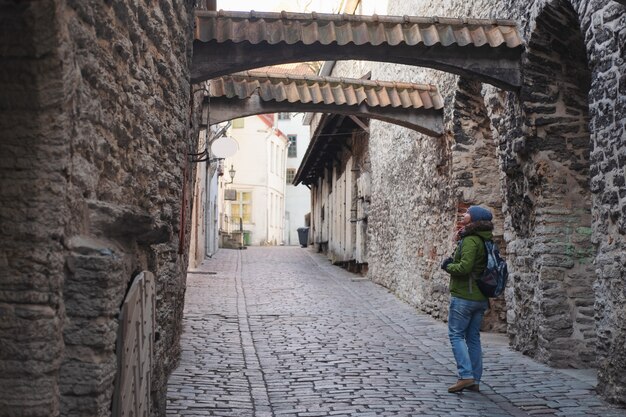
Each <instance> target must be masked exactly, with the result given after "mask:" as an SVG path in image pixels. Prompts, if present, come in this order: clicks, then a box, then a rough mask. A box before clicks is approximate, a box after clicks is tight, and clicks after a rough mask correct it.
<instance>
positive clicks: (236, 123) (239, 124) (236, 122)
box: [233, 118, 244, 129]
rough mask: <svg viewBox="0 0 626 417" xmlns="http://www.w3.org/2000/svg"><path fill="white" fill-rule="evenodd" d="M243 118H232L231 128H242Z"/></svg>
mask: <svg viewBox="0 0 626 417" xmlns="http://www.w3.org/2000/svg"><path fill="white" fill-rule="evenodd" d="M243 125H244V119H242V118H240V119H234V120H233V129H243Z"/></svg>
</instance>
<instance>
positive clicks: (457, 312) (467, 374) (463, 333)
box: [448, 297, 489, 384]
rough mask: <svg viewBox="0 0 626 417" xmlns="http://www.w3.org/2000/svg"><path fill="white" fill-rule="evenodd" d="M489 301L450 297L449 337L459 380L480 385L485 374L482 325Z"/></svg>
mask: <svg viewBox="0 0 626 417" xmlns="http://www.w3.org/2000/svg"><path fill="white" fill-rule="evenodd" d="M488 308H489V301H472V300H464V299H463V298H457V297H450V310H449V312H448V337H449V338H450V344H451V345H452V353H453V354H454V359H455V360H456V367H457V370H458V372H459V379H471V378H473V379H474V381H476V383H477V384H478V383H479V382H480V377H481V376H482V374H483V352H482V348H481V347H480V324H481V323H482V321H483V316H484V314H485V311H487V309H488Z"/></svg>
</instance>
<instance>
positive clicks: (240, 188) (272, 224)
mask: <svg viewBox="0 0 626 417" xmlns="http://www.w3.org/2000/svg"><path fill="white" fill-rule="evenodd" d="M229 134H230V136H232V137H233V138H234V139H235V140H236V141H237V142H238V143H239V151H238V152H237V153H236V154H235V155H234V156H232V157H230V158H227V159H226V160H225V161H224V170H225V171H226V172H228V171H229V170H230V169H231V167H232V168H234V170H235V172H236V174H235V177H234V182H233V183H232V184H228V181H226V183H225V187H226V189H231V190H235V192H234V193H233V192H231V194H233V196H232V197H234V198H235V199H234V200H223V209H222V210H220V212H222V213H224V219H225V220H224V221H225V223H226V224H225V225H223V226H222V228H228V229H229V231H233V230H239V228H240V227H241V228H242V229H243V243H244V244H245V245H282V244H284V243H285V242H284V240H285V239H284V233H285V228H284V221H285V191H286V190H285V189H286V186H285V181H286V178H285V177H286V169H285V166H286V159H287V146H288V144H289V140H288V138H287V136H286V135H284V134H282V132H280V130H278V129H276V126H275V115H273V114H270V115H257V116H250V117H245V118H241V119H236V120H233V123H232V126H231V129H230V132H229ZM225 176H228V175H227V174H226V175H225ZM226 194H228V193H226Z"/></svg>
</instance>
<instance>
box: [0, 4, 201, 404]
mask: <svg viewBox="0 0 626 417" xmlns="http://www.w3.org/2000/svg"><path fill="white" fill-rule="evenodd" d="M191 3H192V2H190V1H187V2H184V3H182V4H181V3H180V2H171V1H165V0H164V1H159V2H153V1H149V0H146V1H133V2H130V1H117V2H98V3H93V2H83V1H73V0H67V1H62V0H57V1H52V0H50V1H41V2H26V3H24V2H22V3H16V2H12V1H7V2H2V5H1V7H2V10H3V12H2V24H1V25H0V26H1V27H2V29H1V30H2V31H3V36H2V48H1V50H2V62H3V65H2V69H1V70H0V83H2V91H3V92H2V98H1V101H0V106H2V116H0V117H1V118H0V120H1V122H0V126H2V132H3V134H2V136H3V140H2V145H1V146H2V152H1V155H2V165H1V166H0V175H1V177H0V178H2V185H3V186H2V188H1V190H2V191H1V193H0V198H1V199H2V205H1V206H2V209H1V211H0V212H1V216H2V224H3V228H4V227H5V226H4V225H6V229H5V230H6V233H5V237H4V239H2V242H1V243H0V245H2V251H1V253H2V255H1V258H0V263H1V264H2V275H3V279H2V281H1V283H0V285H1V287H0V290H1V291H0V297H1V299H0V311H2V316H3V317H2V323H3V326H2V329H1V330H0V331H1V332H2V340H3V346H2V348H0V354H1V356H0V369H2V373H1V374H0V388H1V389H0V392H1V393H2V397H1V398H0V415H7V416H8V415H11V416H21V415H29V416H37V415H41V416H55V415H63V416H74V415H91V416H108V415H109V414H110V407H111V399H112V394H113V389H114V387H113V384H114V379H115V373H116V357H115V341H116V338H117V328H118V319H117V315H118V313H119V309H120V305H121V303H122V301H123V299H124V296H125V294H126V291H127V289H128V287H129V284H130V282H131V280H132V278H133V277H134V276H135V275H136V274H137V273H139V272H140V271H141V270H149V271H151V272H153V273H154V274H155V276H156V278H157V293H158V295H157V298H158V299H157V329H156V332H157V333H156V342H155V358H154V367H153V370H152V375H153V377H152V389H153V399H154V403H153V413H155V414H159V413H160V414H161V415H163V414H164V410H165V385H166V382H167V381H166V380H167V374H168V373H169V371H170V370H171V369H172V368H173V367H174V366H175V362H176V361H177V358H178V355H179V352H178V350H179V346H178V340H179V333H180V331H181V329H180V326H181V314H182V306H183V297H184V289H185V285H184V276H185V275H184V273H185V269H186V266H187V259H186V255H185V254H184V253H185V250H186V247H187V246H188V236H189V233H188V231H189V230H188V229H189V222H183V220H184V218H185V216H187V218H188V216H189V211H190V201H191V189H190V183H191V180H190V179H191V178H192V177H193V174H194V173H193V166H190V165H189V164H187V163H186V154H187V152H189V150H191V149H194V148H193V146H192V144H191V142H192V138H194V137H197V135H194V127H193V123H194V120H192V118H191V112H190V88H191V86H190V84H189V81H188V80H189V62H190V56H191V29H192V23H191V10H192V5H191ZM181 209H182V210H181ZM181 211H182V212H181ZM181 225H182V226H184V227H183V228H182V231H181ZM181 239H183V240H182V242H181ZM5 277H6V279H5Z"/></svg>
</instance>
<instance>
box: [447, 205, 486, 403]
mask: <svg viewBox="0 0 626 417" xmlns="http://www.w3.org/2000/svg"><path fill="white" fill-rule="evenodd" d="M492 218H493V216H492V215H491V212H490V211H489V210H487V209H486V208H483V207H480V206H471V207H470V208H468V209H467V212H466V213H465V214H464V215H463V220H462V223H463V226H464V227H463V228H462V229H461V230H460V231H459V238H460V241H459V244H458V246H457V248H456V251H455V252H454V257H452V258H448V259H446V260H444V261H443V263H442V264H441V268H442V269H443V270H444V271H446V272H448V273H449V274H450V308H449V313H448V336H449V338H450V344H451V345H452V353H453V354H454V359H455V360H456V366H457V370H458V374H459V375H458V378H459V379H458V381H457V382H456V384H454V385H452V386H451V387H449V388H448V392H459V391H462V390H464V389H470V390H472V391H480V385H479V384H480V378H481V376H482V373H483V361H482V348H481V346H480V325H481V323H482V321H483V316H484V314H485V311H486V310H487V309H488V308H489V301H488V299H487V297H485V296H484V295H483V294H482V293H481V292H480V290H479V289H478V286H477V285H476V282H475V277H477V276H478V275H480V274H481V273H482V272H483V270H484V269H485V267H486V266H487V253H486V251H485V243H484V241H485V240H491V239H492V237H493V233H492V232H493V223H492V222H491V219H492Z"/></svg>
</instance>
